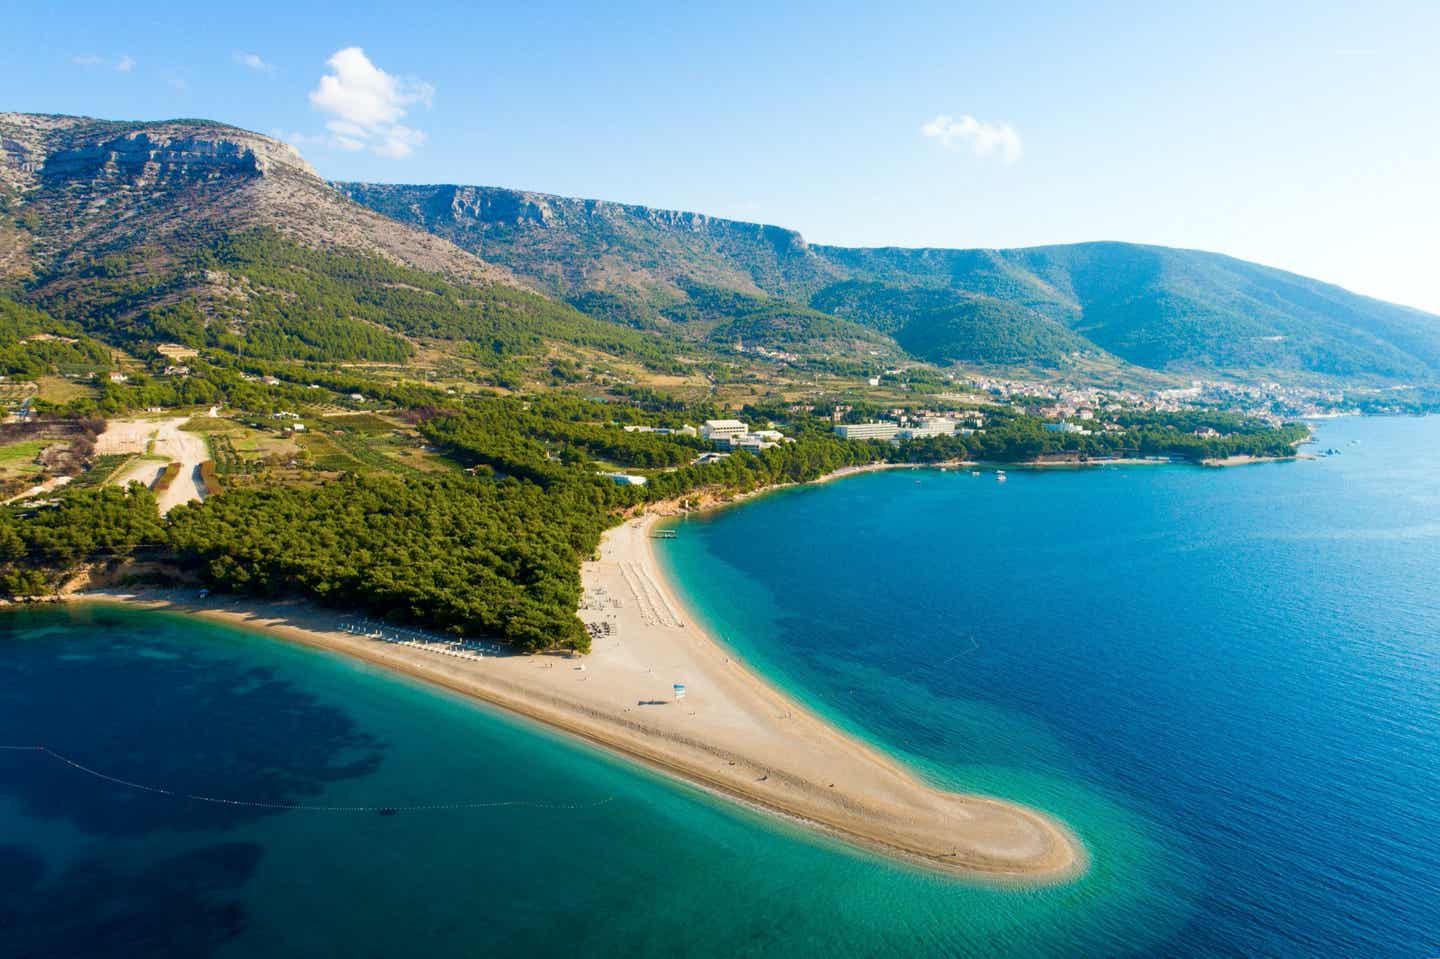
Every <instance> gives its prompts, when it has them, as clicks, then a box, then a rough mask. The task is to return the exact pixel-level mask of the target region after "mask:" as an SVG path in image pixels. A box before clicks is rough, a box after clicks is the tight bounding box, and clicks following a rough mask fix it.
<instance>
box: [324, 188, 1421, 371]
mask: <svg viewBox="0 0 1440 959" xmlns="http://www.w3.org/2000/svg"><path fill="white" fill-rule="evenodd" d="M337 187H338V189H340V190H341V191H342V192H343V193H345V195H347V196H349V197H350V198H352V199H354V200H356V201H357V202H360V203H363V204H366V205H369V206H371V207H372V208H374V209H375V210H377V211H379V212H382V213H384V214H386V215H387V216H391V217H395V218H397V219H399V220H401V221H403V222H407V223H410V224H412V225H415V226H419V227H422V228H424V229H426V230H430V231H432V232H434V233H436V234H438V235H440V236H443V237H445V238H447V239H449V240H451V241H452V242H454V243H455V244H457V245H459V246H461V247H463V248H464V249H467V250H470V251H472V252H475V253H477V254H479V255H481V256H482V257H484V258H485V259H487V260H489V261H491V262H494V263H498V264H501V265H503V266H504V267H506V268H507V269H509V270H510V271H512V272H513V273H514V274H516V275H518V276H520V277H523V278H526V279H528V280H529V281H530V282H532V283H534V284H535V285H536V286H538V287H539V288H541V289H543V290H545V291H547V292H550V293H553V294H555V295H558V296H563V297H566V298H568V299H569V300H570V301H571V302H573V303H575V304H576V305H578V306H580V307H581V308H582V309H586V310H598V311H599V312H600V314H602V315H604V316H606V317H607V318H612V319H619V320H620V321H621V322H625V323H627V324H629V325H641V326H644V325H647V324H648V325H651V326H655V325H657V324H659V325H663V324H664V322H665V321H666V320H668V321H670V322H671V323H677V322H678V323H679V324H680V325H681V326H684V325H686V324H687V323H688V322H689V314H690V313H693V314H695V315H697V316H702V317H703V318H704V322H705V323H706V327H705V330H706V332H707V333H708V332H709V330H711V329H714V328H715V321H716V320H717V319H718V318H717V316H716V314H715V310H714V308H713V301H714V299H715V297H714V296H713V295H712V296H710V300H711V301H712V302H711V304H710V306H708V307H706V306H704V305H697V308H696V309H694V310H692V311H689V312H687V310H686V309H685V308H684V307H685V305H686V304H688V303H690V302H691V301H692V300H694V299H695V297H694V293H693V291H694V290H696V289H701V290H714V289H717V288H718V289H724V290H730V291H733V292H736V293H743V294H746V295H748V296H752V297H753V296H757V295H762V294H763V295H766V296H768V297H769V299H770V301H771V303H772V304H774V303H788V304H790V305H792V306H795V307H809V308H810V309H812V310H814V311H818V312H819V313H824V314H828V315H831V316H834V317H838V318H841V319H844V320H848V321H851V322H854V323H857V324H861V325H864V326H867V327H869V328H870V329H872V330H874V331H875V332H877V333H880V334H882V335H885V336H889V337H893V338H894V339H895V341H896V342H897V343H898V344H899V346H900V347H901V348H903V349H904V350H906V351H907V352H908V353H910V354H911V355H912V356H914V357H916V358H919V359H924V360H930V361H934V362H937V363H968V364H974V365H981V366H983V365H987V364H1004V365H1007V366H1011V365H1031V366H1041V367H1044V366H1054V365H1056V364H1058V363H1060V362H1061V361H1062V360H1063V359H1064V358H1065V357H1067V356H1070V355H1074V354H1085V355H1088V356H1092V357H1095V358H1097V359H1099V360H1102V361H1104V360H1107V359H1108V360H1113V361H1114V362H1116V363H1118V364H1125V363H1128V364H1133V365H1134V366H1138V367H1142V368H1145V369H1147V370H1160V371H1171V372H1177V373H1191V372H1195V373H1201V372H1211V373H1231V374H1237V375H1241V376H1244V377H1249V378H1272V377H1278V378H1302V379H1316V378H1331V379H1341V380H1356V381H1364V380H1401V381H1434V380H1436V379H1440V319H1437V318H1436V317H1434V316H1432V315H1430V314H1426V313H1423V312H1420V311H1418V310H1412V309H1408V308H1405V307H1400V306H1395V305H1392V304H1389V303H1384V302H1381V301H1378V300H1373V299H1370V298H1367V297H1363V296H1358V295H1356V294H1353V293H1350V292H1348V291H1346V290H1343V289H1341V288H1339V287H1336V286H1332V285H1329V284H1326V283H1322V282H1319V281H1316V280H1311V279H1307V278H1305V277H1301V276H1297V275H1295V274H1291V273H1286V272H1284V271H1282V270H1275V269H1270V268H1268V267H1263V266H1259V265H1257V264H1253V263H1246V262H1244V261H1241V260H1236V259H1233V258H1231V257H1226V256H1222V255H1219V254H1214V253H1205V252H1200V251H1194V250H1178V249H1169V248H1164V247H1153V246H1141V245H1137V244H1129V243H1082V244H1075V245H1070V246H1052V247H1035V248H1030V249H1018V250H944V249H899V248H873V249H851V248H844V247H832V246H812V245H809V244H807V243H806V242H805V240H804V239H803V238H802V237H801V236H800V235H799V234H798V233H795V232H793V231H790V230H784V229H781V228H779V227H773V226H763V225H759V224H752V223H741V222H737V221H732V220H721V219H716V218H713V217H707V216H703V215H700V214H692V213H678V212H672V211H664V210H654V209H650V208H647V207H642V206H631V205H622V204H616V203H604V202H599V201H591V200H574V199H568V198H564V197H555V196H548V195H545V194H539V193H528V192H521V191H514V190H505V189H499V188H492V187H455V186H444V187H435V186H396V185H384V184H357V183H346V184H337ZM677 305H678V307H677ZM736 309H737V312H736V314H735V315H733V316H732V317H730V319H732V320H735V321H739V322H741V326H742V328H743V329H746V330H749V331H751V332H752V333H754V334H756V335H759V334H760V333H761V332H763V331H762V330H761V329H760V326H761V324H757V323H756V322H755V318H754V316H753V311H751V310H749V308H748V305H747V304H746V302H745V301H740V300H737V301H736ZM793 320H794V315H793V314H791V315H788V316H786V317H785V318H783V319H780V320H778V321H777V327H779V329H777V330H776V331H775V333H774V334H767V335H769V336H770V338H771V339H779V340H783V339H785V336H786V334H785V332H784V327H785V326H786V325H787V324H793ZM805 338H806V339H810V340H812V341H820V342H823V341H824V340H825V339H826V337H825V336H823V335H821V336H808V335H807V336H806V337H805Z"/></svg>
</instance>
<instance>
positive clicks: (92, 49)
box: [0, 0, 1440, 312]
mask: <svg viewBox="0 0 1440 959" xmlns="http://www.w3.org/2000/svg"><path fill="white" fill-rule="evenodd" d="M1166 6H1169V5H1167V4H1155V3H1145V4H1139V3H1136V4H1129V3H1123V4H1122V3H1111V4H1089V5H1085V4H1059V3H1056V4H1045V5H1023V4H1018V5H1017V4H1000V3H996V4H988V3H960V2H931V3H919V4H904V3H890V4H880V3H871V4H866V5H857V6H853V7H852V6H847V5H845V4H843V3H829V4H816V5H813V6H811V5H802V4H775V3H773V2H771V3H760V4H753V5H747V4H725V5H724V6H719V5H717V6H715V7H712V8H708V9H706V8H701V7H699V6H687V5H683V4H674V3H667V4H654V5H647V4H638V3H625V2H616V3H612V4H594V5H578V4H551V3H526V4H516V3H507V4H494V5H491V6H489V7H488V8H487V7H486V6H485V5H482V4H434V3H432V4H413V5H403V4H393V3H389V4H384V5H374V6H367V5H365V4H360V3H350V4H346V5H343V6H341V5H331V6H326V7H310V6H308V5H306V4H303V3H298V2H291V3H272V2H268V0H252V2H249V3H244V4H209V5H199V4H195V5H185V6H183V7H182V8H181V9H180V10H178V11H177V10H176V9H175V8H174V7H171V6H164V5H161V6H157V5H153V4H152V5H148V6H147V5H143V4H141V5H136V4H114V3H108V2H107V3H99V2H90V0H76V2H69V3H64V4H47V3H40V2H30V3H23V4H22V3H19V2H14V0H5V2H4V8H3V21H0V22H4V23H5V24H6V33H7V37H6V42H5V44H4V49H5V53H6V55H5V56H4V57H3V58H0V89H3V90H4V91H5V96H4V98H3V102H0V109H9V110H24V111H44V112H56V113H81V114H87V115H92V116H102V117H108V118H116V119H160V118H168V117H177V116H178V117H184V116H192V117H208V118H212V119H216V120H223V121H226V122H230V123H234V124H236V125H238V126H243V127H247V128H250V129H254V130H258V131H260V132H264V133H277V132H279V133H282V134H283V135H284V136H286V137H287V138H289V139H291V141H292V142H296V143H297V145H298V146H299V148H300V149H301V151H302V152H303V153H304V154H305V156H306V158H307V159H309V160H310V161H311V163H312V164H314V166H315V167H316V168H317V169H318V170H319V171H320V172H321V173H322V174H323V175H325V176H327V177H332V178H337V179H366V180H380V181H392V182H422V183H428V182H461V183H480V184H487V185H498V186H511V187H521V188H527V189H535V190H543V191H548V192H553V193H561V194H566V195H576V196H587V197H599V198H603V199H610V200H620V201H626V202H634V203H645V204H650V205H655V206H662V207H670V208H680V209H687V210H699V211H701V212H706V213H711V214H716V215H721V216H731V217H737V218H741V219H747V220H759V221H763V222H768V223H778V224H781V225H784V226H789V227H793V228H795V229H798V230H800V231H801V232H802V233H803V234H804V235H805V236H806V238H807V239H809V240H811V241H812V242H817V243H840V244H847V245H906V246H961V247H969V246H991V247H999V246H1022V245H1034V244H1042V243H1061V242H1072V241H1078V240H1091V239H1116V240H1132V241H1139V242H1150V243H1162V244H1167V245H1174V246H1187V247H1197V248H1201V249H1210V250H1217V251H1220V252H1225V253H1230V254H1233V255H1235V256H1240V257H1244V258H1246V259H1253V260H1257V261H1259V262H1263V263H1268V264H1271V265H1275V266H1280V267H1284V268H1287V269H1293V270H1296V271H1298V272H1301V273H1306V274H1309V275H1312V276H1316V277H1319V278H1321V279H1325V280H1329V281H1332V282H1336V283H1340V284H1342V285H1344V286H1347V287H1350V288H1351V289H1354V290H1358V291H1360V292H1363V293H1368V294H1371V295H1375V296H1379V297H1383V298H1386V299H1391V300H1395V301H1397V302H1402V303H1407V304H1410V305H1413V306H1418V307H1422V308H1426V309H1430V310H1432V311H1436V312H1440V266H1437V264H1440V240H1437V235H1436V234H1437V224H1440V65H1437V64H1440V56H1437V47H1440V4H1435V3H1433V2H1432V3H1421V2H1414V3H1385V2H1380V3H1368V4H1360V3H1326V2H1313V3H1305V2H1290V0H1283V2H1271V3H1267V2H1256V0H1251V2H1248V3H1229V2H1224V0H1222V2H1218V3H1214V4H1210V5H1203V4H1196V5H1194V7H1195V9H1194V10H1190V11H1179V10H1165V9H1160V8H1163V7H1166ZM1186 6H1189V5H1186ZM1362 8H1363V9H1362ZM356 48H358V50H357V49H356ZM359 51H363V53H361V52H359ZM337 54H339V56H337ZM326 77H329V80H326V79H324V78H326Z"/></svg>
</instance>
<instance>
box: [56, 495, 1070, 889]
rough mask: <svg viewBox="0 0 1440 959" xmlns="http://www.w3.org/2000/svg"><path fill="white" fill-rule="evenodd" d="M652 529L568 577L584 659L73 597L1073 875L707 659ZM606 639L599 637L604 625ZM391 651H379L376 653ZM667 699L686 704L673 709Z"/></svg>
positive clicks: (1039, 829) (995, 823) (972, 807)
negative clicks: (328, 657) (281, 645)
mask: <svg viewBox="0 0 1440 959" xmlns="http://www.w3.org/2000/svg"><path fill="white" fill-rule="evenodd" d="M656 520H657V517H654V516H647V517H641V518H638V519H631V520H628V521H627V522H626V523H625V524H624V525H622V526H620V527H617V528H615V529H613V530H611V531H610V532H609V533H607V534H606V536H605V538H604V541H603V542H602V544H601V548H600V552H599V556H598V558H597V559H596V560H594V561H593V562H589V563H586V564H585V566H584V568H583V571H582V576H583V581H584V585H585V601H584V603H583V604H582V609H581V610H580V616H581V618H582V619H583V620H585V621H586V622H587V623H593V624H596V632H597V633H599V636H598V638H597V639H596V640H595V642H594V647H593V649H592V651H591V652H590V654H589V655H586V656H583V657H573V658H572V657H568V656H560V655H538V656H525V655H513V654H505V653H498V654H497V653H496V652H494V651H493V650H492V651H491V652H490V653H489V654H486V655H483V656H474V655H473V654H472V656H457V655H455V654H454V653H453V652H452V653H446V652H443V651H442V650H443V648H444V647H443V646H442V645H441V644H439V643H436V644H434V645H433V646H426V645H424V644H421V645H403V644H402V643H400V642H393V641H392V642H387V641H384V640H382V639H376V638H367V637H366V636H363V635H356V634H355V633H354V632H352V631H347V630H354V629H355V628H356V622H357V621H355V620H347V619H345V618H344V617H343V616H341V615H338V614H335V613H330V612H327V611H325V610H321V609H317V608H315V607H313V606H310V605H308V604H304V603H298V602H297V603H268V604H267V603H259V602H250V601H245V600H235V599H232V598H230V597H224V596H212V597H203V598H202V597H201V596H200V595H199V594H198V593H196V592H193V591H191V592H180V591H175V592H167V591H161V592H140V593H119V592H87V593H82V594H79V595H77V596H75V597H74V598H75V599H78V600H92V601H100V602H106V601H109V602H123V603H125V604H127V605H142V606H151V607H156V608H167V609H171V610H175V611H178V612H184V613H187V614H192V615H197V616H201V617H205V618H209V619H213V620H219V621H223V622H227V623H230V624H234V625H241V626H245V627H249V628H253V629H260V630H263V631H265V632H268V633H270V634H272V635H275V636H277V637H281V638H285V639H289V640H292V641H298V642H302V643H306V644H309V645H312V646H318V647H323V648H326V649H331V650H336V651H339V652H342V653H345V654H348V655H351V656H354V657H356V658H359V659H363V660H365V661H367V662H370V663H374V664H376V665H380V666H384V667H387V668H390V669H394V670H396V671H398V672H402V673H405V674H407V675H410V676H413V677H417V678H420V679H422V680H426V681H429V682H432V683H435V684H437V685H440V686H444V687H446V688H449V689H452V690H455V691H458V692H461V693H465V694H468V695H471V696H474V697H476V698H478V699H481V700H484V701H485V702H488V703H492V704H494V705H497V706H500V707H503V708H505V709H508V710H512V711H514V712H516V713H520V714H522V715H524V716H527V717H530V718H532V719H535V720H539V721H540V722H542V723H545V724H546V725H549V726H552V727H554V728H556V729H560V730H564V731H566V732H568V733H571V734H574V735H577V736H580V737H582V738H584V739H586V740H589V741H591V742H593V743H597V744H599V745H602V746H604V747H607V748H609V749H612V750H615V751H618V752H620V753H623V754H625V755H626V756H629V757H632V758H634V759H638V760H640V761H642V762H644V763H646V764H648V765H650V766H652V767H654V768H656V769H659V770H662V771H665V772H667V773H670V774H673V775H675V776H678V777H680V778H682V779H685V780H687V781H689V782H692V783H696V784H699V785H701V786H703V787H705V788H708V789H710V790H712V791H714V792H717V793H721V794H723V795H726V796H728V797H731V798H734V799H738V800H741V801H743V802H745V803H748V804H751V805H753V806H757V807H761V808H763V809H766V810H769V811H772V812H778V813H781V814H784V815H786V816H789V817H792V818H794V819H796V820H799V821H802V822H804V823H807V824H810V825H812V826H818V827H821V828H823V829H824V830H826V831H828V832H830V833H832V834H834V835H836V836H838V837H840V838H842V839H845V840H848V841H850V842H853V843H856V844H859V845H863V846H866V847H869V848H872V849H875V850H878V851H881V852H885V853H888V854H890V855H896V856H899V857H902V858H906V859H910V860H914V861H917V862H920V863H922V864H925V865H928V866H930V867H934V868H939V869H942V870H945V871H949V872H954V873H959V874H963V875H965V876H968V877H971V878H978V879H988V880H992V881H1008V882H1032V883H1048V882H1058V881H1063V880H1065V879H1068V878H1070V877H1073V876H1074V875H1076V874H1078V873H1079V872H1080V871H1081V870H1082V869H1083V868H1084V862H1085V858H1084V851H1083V847H1082V846H1081V845H1080V843H1079V842H1078V840H1077V839H1076V838H1075V837H1074V836H1072V835H1071V834H1070V833H1069V831H1068V830H1067V829H1066V828H1065V827H1064V826H1063V825H1062V824H1060V823H1059V822H1057V821H1055V820H1052V819H1050V818H1048V817H1046V816H1045V815H1043V814H1042V813H1039V812H1037V811H1035V810H1032V809H1028V808H1026V807H1024V806H1020V805H1017V804H1013V803H1009V802H1004V801H1002V800H999V799H994V798H988V797H982V796H974V795H965V794H959V793H952V792H946V791H943V790H940V789H936V788H934V787H932V786H930V785H928V784H926V783H924V782H922V781H921V780H920V779H919V778H917V777H916V776H915V774H914V773H912V772H911V771H909V770H908V769H906V768H904V767H903V766H902V765H901V764H900V763H898V762H897V761H895V760H894V759H892V758H890V757H888V756H886V755H884V754H882V753H881V752H879V751H877V750H876V749H874V748H872V747H870V746H868V745H866V744H864V743H862V742H860V741H859V740H857V739H855V738H853V737H851V736H849V735H848V734H846V733H843V732H841V731H840V730H838V729H836V728H835V727H834V726H833V725H831V724H830V723H828V722H825V721H824V720H822V719H820V718H819V717H818V716H816V715H815V714H814V713H812V712H810V711H809V710H808V709H806V708H805V707H804V706H803V705H801V704H800V703H799V702H797V701H795V700H794V699H792V698H790V697H788V696H786V695H785V694H783V693H781V692H780V691H779V690H778V689H776V688H775V687H774V686H772V685H771V684H769V683H768V682H766V681H765V680H764V679H763V678H761V677H760V676H758V675H757V674H755V673H753V672H751V671H750V670H749V669H748V668H747V667H746V666H745V665H744V664H742V663H741V662H739V661H738V659H737V658H736V657H735V656H734V655H733V654H732V653H730V652H729V651H728V650H727V649H725V648H724V647H723V646H721V645H720V644H718V643H716V642H715V641H714V640H712V639H711V638H710V637H709V636H707V635H706V634H705V632H704V631H703V630H702V629H701V628H699V627H698V626H697V625H696V624H695V622H694V621H693V620H692V619H691V617H690V616H689V614H688V613H687V612H686V610H685V608H684V607H683V606H682V605H681V603H680V602H679V600H678V599H677V597H676V594H675V592H674V591H673V590H672V589H671V587H670V586H669V584H667V583H666V581H665V579H664V577H663V575H662V574H661V572H660V569H659V567H658V565H657V563H656V559H655V555H654V552H653V550H652V541H651V535H650V534H651V530H652V528H653V525H654V523H655V522H656ZM603 624H608V629H607V628H606V625H603ZM393 638H394V637H393V636H392V639H393ZM677 682H678V683H683V684H684V685H685V687H686V695H685V696H684V697H683V698H681V699H678V700H677V699H676V698H675V696H674V690H673V684H675V683H677Z"/></svg>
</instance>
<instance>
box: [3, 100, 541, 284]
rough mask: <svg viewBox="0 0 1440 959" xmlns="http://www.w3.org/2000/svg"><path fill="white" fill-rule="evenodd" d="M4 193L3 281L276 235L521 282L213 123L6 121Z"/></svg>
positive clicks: (262, 141)
mask: <svg viewBox="0 0 1440 959" xmlns="http://www.w3.org/2000/svg"><path fill="white" fill-rule="evenodd" d="M0 191H3V192H4V194H5V195H6V196H7V197H8V202H9V203H10V204H11V205H12V206H14V207H16V208H17V209H20V210H23V209H24V208H26V207H28V208H30V209H31V210H32V211H33V212H34V214H36V215H34V216H30V217H22V218H21V222H22V223H23V222H27V221H28V224H29V229H28V230H22V231H11V232H10V233H9V234H8V235H7V236H6V237H5V238H3V240H0V264H5V265H8V272H12V273H13V272H17V271H18V270H19V269H21V268H22V266H23V268H25V269H28V270H31V271H41V270H46V269H50V268H54V267H62V266H66V265H73V264H74V263H76V262H80V261H83V260H85V259H90V258H95V257H98V256H102V255H104V254H105V253H107V252H111V251H118V250H134V249H136V248H137V247H141V246H147V245H148V246H150V247H155V248H163V247H164V246H166V245H167V244H168V243H169V242H170V241H178V242H179V243H180V244H183V245H184V246H185V247H190V246H193V245H194V243H195V242H196V241H197V240H199V241H202V242H203V240H205V239H207V238H211V237H215V236H219V235H222V234H224V233H225V232H229V231H235V230H243V229H246V228H251V227H260V226H269V227H273V228H275V229H277V230H280V231H281V232H282V233H284V234H286V235H288V236H290V237H292V238H294V239H296V240H298V241H299V242H301V243H304V244H306V245H310V246H341V247H349V248H353V249H356V250H360V251H363V252H367V253H374V254H379V255H381V256H384V257H386V258H387V259H390V260H393V261H395V262H399V263H404V264H406V265H408V266H413V267H417V268H420V269H425V270H430V271H433V272H439V273H444V274H447V275H450V276H454V277H456V278H457V279H464V280H468V281H477V280H494V281H502V282H510V283H514V282H515V281H514V279H513V277H511V276H510V275H509V274H508V272H507V271H505V270H501V269H497V268H495V267H493V266H490V265H489V264H486V263H484V262H483V261H482V260H480V259H479V258H478V257H476V256H475V255H474V254H472V253H468V252H466V251H464V250H461V249H459V248H458V247H456V246H454V245H453V244H451V243H449V242H448V241H446V240H445V239H443V238H441V237H439V236H435V235H432V234H429V233H426V232H424V231H422V230H418V229H414V228H413V227H409V226H406V225H404V224H400V223H396V222H395V221H393V220H390V219H388V218H387V217H385V216H383V215H380V214H377V213H375V212H373V211H371V210H368V209H366V208H364V207H362V206H360V205H359V204H356V203H354V202H351V201H350V200H348V199H347V198H345V197H344V196H342V195H341V194H340V193H338V192H337V191H335V190H333V189H331V188H330V186H329V185H328V184H326V182H325V181H324V180H322V179H321V178H320V177H319V176H318V175H317V174H316V172H315V171H314V170H313V169H312V168H311V167H310V165H309V164H308V163H306V162H305V160H304V159H303V158H302V157H301V156H300V154H299V152H298V151H296V150H295V149H294V148H293V147H291V146H289V145H287V144H285V143H282V142H280V141H278V140H275V139H272V138H270V137H266V136H261V135H260V134H257V133H251V132H249V131H247V130H241V129H239V128H237V127H232V126H227V125H225V124H220V123H214V122H211V121H206V120H167V121H162V122H155V123H116V122H110V121H105V120H94V119H89V118H85V117H64V116H48V115H39V114H21V113H0Z"/></svg>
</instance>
